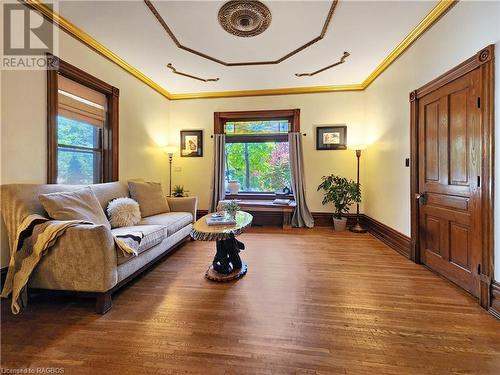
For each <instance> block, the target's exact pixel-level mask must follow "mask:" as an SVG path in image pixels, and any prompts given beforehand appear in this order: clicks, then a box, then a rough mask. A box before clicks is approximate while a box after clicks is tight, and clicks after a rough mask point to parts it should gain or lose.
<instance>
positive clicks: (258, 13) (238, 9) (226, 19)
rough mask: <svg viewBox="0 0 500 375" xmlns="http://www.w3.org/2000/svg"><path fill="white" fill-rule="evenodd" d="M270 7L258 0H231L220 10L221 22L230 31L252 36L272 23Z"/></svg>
mask: <svg viewBox="0 0 500 375" xmlns="http://www.w3.org/2000/svg"><path fill="white" fill-rule="evenodd" d="M271 19H272V17H271V12H270V11H269V8H268V7H267V6H265V5H264V4H263V3H261V2H260V1H257V0H231V1H228V2H227V3H225V4H224V5H223V6H222V8H220V10H219V23H220V25H221V26H222V28H223V29H224V30H226V31H227V32H228V33H230V34H233V35H236V36H241V37H251V36H256V35H259V34H261V33H263V32H264V31H265V30H266V29H267V28H268V27H269V25H270V24H271Z"/></svg>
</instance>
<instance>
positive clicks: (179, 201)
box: [167, 197, 198, 223]
mask: <svg viewBox="0 0 500 375" xmlns="http://www.w3.org/2000/svg"><path fill="white" fill-rule="evenodd" d="M167 202H168V206H169V207H170V211H173V212H190V213H191V214H193V223H194V222H195V221H196V208H197V206H198V198H197V197H182V198H173V197H167Z"/></svg>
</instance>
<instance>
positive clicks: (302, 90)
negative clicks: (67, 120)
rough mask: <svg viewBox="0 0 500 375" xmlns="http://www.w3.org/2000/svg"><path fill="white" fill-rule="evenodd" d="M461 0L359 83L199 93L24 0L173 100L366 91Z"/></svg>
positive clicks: (446, 5)
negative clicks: (171, 86)
mask: <svg viewBox="0 0 500 375" xmlns="http://www.w3.org/2000/svg"><path fill="white" fill-rule="evenodd" d="M458 1H459V0H439V2H438V4H437V5H436V6H435V7H434V8H433V9H432V10H431V11H430V12H429V13H428V14H427V16H425V17H424V19H423V20H422V21H420V23H419V24H418V25H417V26H416V27H415V28H414V29H413V30H412V31H411V32H410V33H409V34H408V35H407V36H406V38H404V39H403V41H402V42H401V43H399V44H398V45H397V46H396V48H395V49H394V50H393V51H392V52H391V53H390V54H389V55H388V56H387V57H386V58H385V59H384V60H383V61H382V62H381V63H380V65H379V66H378V67H377V68H376V69H375V70H374V71H373V72H372V73H371V74H370V75H369V76H368V77H367V78H366V79H365V80H364V81H363V82H362V83H359V84H350V85H331V86H312V87H291V88H280V89H264V90H242V91H220V92H198V93H184V94H182V93H180V94H173V93H170V92H168V91H167V90H165V89H164V88H163V87H161V86H160V85H158V84H157V83H156V82H154V81H153V80H152V79H151V78H149V77H147V76H146V75H145V74H143V73H142V72H140V71H139V70H138V69H136V68H134V67H133V66H132V65H130V64H129V63H127V62H126V61H125V60H124V59H122V58H121V57H119V56H118V55H117V54H115V53H114V52H113V51H111V50H110V49H108V48H107V47H105V46H104V45H102V44H101V43H99V42H98V41H97V40H95V39H94V38H92V37H91V36H90V35H89V34H87V33H86V32H84V31H83V30H81V29H79V28H78V27H77V26H75V25H74V24H73V23H71V22H69V21H68V20H66V19H65V18H64V17H62V16H60V15H59V14H57V13H56V12H54V11H52V9H50V8H48V7H47V6H46V5H44V4H43V3H41V2H40V1H39V0H21V2H22V3H24V4H26V5H28V6H30V7H31V8H33V9H35V10H37V11H39V12H40V13H41V14H42V15H44V16H45V17H47V18H48V19H49V20H51V21H52V22H53V23H54V24H56V25H57V26H59V27H60V28H61V29H62V30H64V31H66V32H67V33H68V34H69V35H71V36H72V37H74V38H75V39H77V40H79V41H81V42H82V43H83V44H85V45H87V46H88V47H90V48H91V49H93V50H94V51H96V52H98V53H99V54H101V55H102V56H104V57H105V58H107V59H108V60H110V61H112V62H114V63H115V64H117V65H118V66H120V67H121V68H122V69H124V70H125V71H127V72H128V73H130V74H132V75H133V76H134V77H136V78H137V79H139V80H141V81H142V82H144V83H145V84H146V85H148V86H149V87H151V88H152V89H153V90H155V91H157V92H158V93H160V94H161V95H163V96H164V97H165V98H167V99H169V100H186V99H214V98H232V97H246V96H266V95H293V94H312V93H325V92H340V91H362V90H365V89H366V88H367V87H368V86H370V84H372V83H373V82H374V81H375V79H377V78H378V77H379V76H380V75H381V74H382V73H383V72H384V71H385V70H386V69H387V68H388V67H389V66H390V65H391V64H392V63H393V62H394V61H396V59H397V58H398V57H400V56H401V55H402V54H403V53H404V52H405V51H406V50H407V49H408V48H409V47H410V46H411V45H412V44H413V43H414V42H415V41H416V40H417V39H418V38H420V37H421V36H422V35H423V34H424V33H425V32H426V31H427V30H429V29H430V28H431V26H432V25H434V24H435V23H436V22H437V21H438V20H439V19H440V18H441V17H443V16H444V15H445V14H446V13H447V12H448V11H449V10H450V9H451V8H452V7H453V6H454V5H455V4H456V3H458Z"/></svg>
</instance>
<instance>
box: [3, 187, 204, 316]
mask: <svg viewBox="0 0 500 375" xmlns="http://www.w3.org/2000/svg"><path fill="white" fill-rule="evenodd" d="M79 188H81V186H75V185H31V184H30V185H27V184H15V185H3V186H2V187H1V193H2V196H1V198H2V224H1V225H2V227H3V228H2V232H3V233H6V232H5V229H9V231H8V232H12V229H11V228H5V225H6V223H8V222H9V221H8V220H4V218H5V215H6V214H9V215H13V214H14V215H16V216H18V217H26V216H27V215H29V214H35V213H37V214H41V215H45V216H46V215H47V214H46V213H45V212H44V210H43V208H42V206H41V204H40V202H39V200H38V196H39V195H40V194H45V193H53V192H60V191H72V190H76V189H79ZM91 188H92V190H93V191H94V193H95V195H96V196H97V198H98V200H99V202H100V204H101V206H102V208H103V210H105V209H106V207H107V205H108V203H109V202H110V201H111V200H113V199H115V198H118V197H128V196H129V191H128V188H127V185H126V184H124V183H121V182H110V183H104V184H95V185H91ZM167 200H168V204H169V206H170V210H171V212H169V213H164V214H159V215H154V216H149V217H146V218H142V221H141V223H140V224H139V226H134V227H131V229H134V230H140V231H141V232H142V233H143V235H144V237H143V239H142V241H141V244H140V247H139V249H138V253H139V255H138V256H136V257H135V256H124V255H123V254H122V253H121V252H120V251H116V249H115V243H114V240H113V235H112V234H113V233H114V234H122V233H124V232H126V231H127V228H116V229H111V230H110V229H108V228H106V227H105V226H102V225H100V226H98V225H78V226H76V227H72V228H69V229H68V230H67V231H66V232H65V233H64V234H63V236H62V237H61V238H60V239H58V241H57V242H56V244H55V245H54V246H53V247H52V248H51V249H50V250H49V251H48V253H47V254H46V255H45V256H44V257H43V258H42V260H41V262H40V263H39V265H38V266H37V268H36V269H35V271H34V273H33V274H32V276H31V278H30V282H29V287H30V288H37V289H52V290H65V291H78V292H91V293H95V296H96V298H97V299H96V311H97V312H98V313H102V314H103V313H105V312H107V311H108V310H109V309H111V306H112V302H111V293H112V292H113V291H115V290H116V289H117V288H119V287H120V286H122V285H123V284H125V283H126V282H127V281H129V280H131V279H132V278H133V277H134V276H136V275H137V274H139V273H140V272H142V271H143V270H145V269H146V268H147V267H149V266H150V265H152V264H153V263H154V262H155V261H157V260H158V259H159V258H160V257H162V256H163V255H165V254H167V253H169V252H170V251H171V250H172V249H173V248H175V247H176V246H177V245H178V244H180V243H181V242H182V241H183V240H185V239H187V238H189V235H190V233H191V229H192V224H193V222H194V220H195V218H196V205H197V200H196V198H195V197H187V198H167ZM11 240H12V239H11V238H10V236H9V241H11ZM4 247H6V246H5V245H3V246H2V251H8V248H4Z"/></svg>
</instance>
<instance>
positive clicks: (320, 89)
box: [170, 84, 365, 100]
mask: <svg viewBox="0 0 500 375" xmlns="http://www.w3.org/2000/svg"><path fill="white" fill-rule="evenodd" d="M364 89H365V88H364V87H363V85H361V84H352V85H334V86H314V87H289V88H282V89H263V90H241V91H221V92H197V93H186V94H170V95H171V99H172V100H186V99H215V98H238V97H245V96H269V95H291V94H312V93H324V92H336V91H362V90H364Z"/></svg>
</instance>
